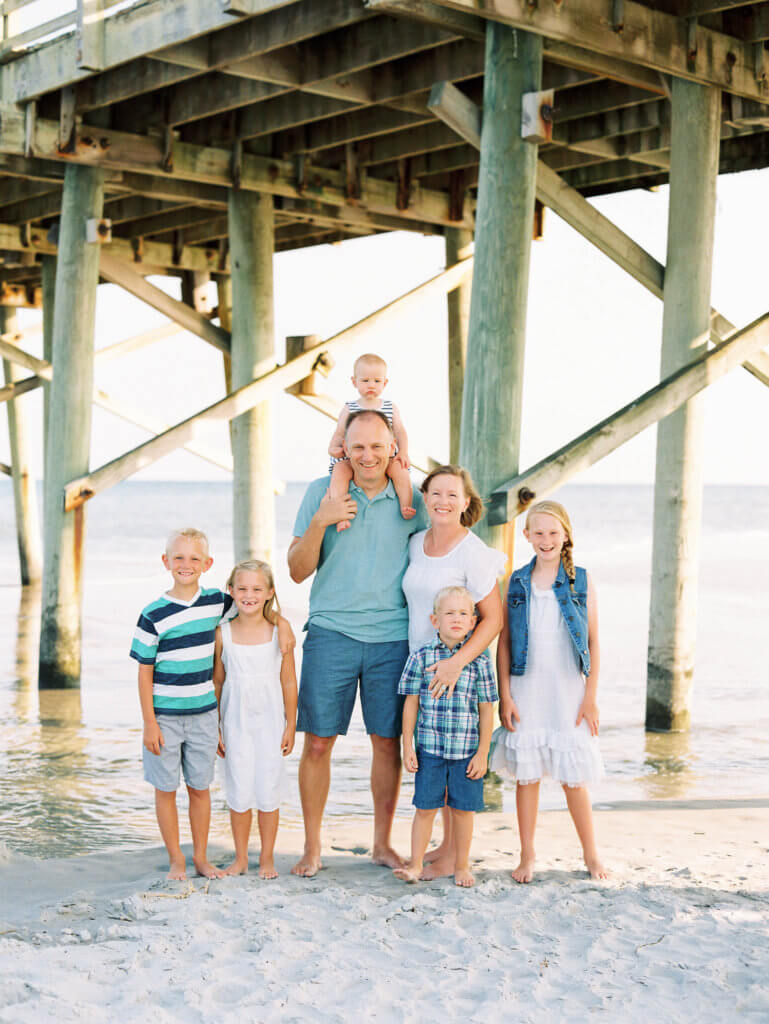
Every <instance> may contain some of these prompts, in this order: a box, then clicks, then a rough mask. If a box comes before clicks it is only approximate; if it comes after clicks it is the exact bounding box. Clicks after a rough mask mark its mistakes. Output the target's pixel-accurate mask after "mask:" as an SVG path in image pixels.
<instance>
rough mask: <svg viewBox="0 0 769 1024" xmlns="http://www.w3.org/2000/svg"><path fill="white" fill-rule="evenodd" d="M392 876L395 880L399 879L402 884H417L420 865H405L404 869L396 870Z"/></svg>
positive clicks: (420, 872)
mask: <svg viewBox="0 0 769 1024" xmlns="http://www.w3.org/2000/svg"><path fill="white" fill-rule="evenodd" d="M393 874H394V875H395V877H396V878H400V880H401V881H402V882H418V881H419V877H420V875H421V874H422V865H421V864H420V865H419V867H412V866H411V865H410V864H407V865H406V867H405V868H396V869H395V870H394V871H393Z"/></svg>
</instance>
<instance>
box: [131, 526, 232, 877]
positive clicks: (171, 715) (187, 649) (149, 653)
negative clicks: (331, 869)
mask: <svg viewBox="0 0 769 1024" xmlns="http://www.w3.org/2000/svg"><path fill="white" fill-rule="evenodd" d="M212 564H213V559H212V558H211V556H210V555H209V553H208V538H207V537H206V535H205V534H204V533H203V532H202V531H201V530H195V529H184V530H175V531H174V532H173V533H172V534H171V536H170V537H169V538H168V542H167V544H166V551H165V554H164V555H163V565H164V566H165V567H166V569H168V571H169V572H170V573H171V577H172V580H173V586H172V587H171V589H170V590H168V591H167V592H166V593H165V594H162V595H161V596H160V597H159V598H158V599H157V600H156V601H153V602H152V603H151V604H148V605H147V607H146V608H144V610H143V611H142V613H141V615H140V616H139V621H138V623H137V626H136V631H135V633H134V639H133V643H132V645H131V657H132V658H135V659H136V661H138V662H139V701H140V702H141V709H142V717H143V718H144V749H143V751H142V755H143V760H144V778H145V779H146V780H147V782H149V783H151V784H152V785H153V786H154V787H155V812H156V814H157V819H158V825H159V826H160V834H161V836H162V837H163V842H164V843H165V846H166V849H167V851H168V859H169V862H170V870H169V872H168V877H169V878H174V879H184V878H186V877H187V865H186V862H185V858H184V854H183V853H182V850H181V846H180V845H179V819H178V816H177V812H176V790H177V789H178V787H179V776H180V770H181V772H183V773H184V781H185V783H186V784H187V792H188V793H189V798H190V811H189V813H190V829H191V831H192V845H193V858H192V859H193V863H194V865H195V869H196V870H197V872H198V874H201V875H205V876H206V878H220V877H221V876H222V874H223V872H221V871H220V870H219V869H218V868H215V867H214V866H213V864H211V863H210V862H209V860H208V853H207V846H208V826H209V822H210V819H211V796H210V793H209V791H208V787H209V786H210V785H211V782H212V781H213V778H214V762H215V760H216V747H217V744H218V742H219V712H218V710H217V704H216V694H215V692H214V684H213V666H214V634H215V632H216V627H217V626H218V625H219V622H220V621H221V619H222V617H223V616H224V615H225V614H226V613H227V612H228V611H229V609H230V608H231V606H232V598H231V597H230V596H229V595H228V594H223V593H222V592H221V591H220V590H218V589H209V588H201V587H200V585H199V581H200V577H201V575H202V574H203V573H204V572H207V571H208V569H210V568H211V566H212ZM228 617H229V616H228Z"/></svg>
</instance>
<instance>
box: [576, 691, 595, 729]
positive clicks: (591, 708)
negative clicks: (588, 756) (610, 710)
mask: <svg viewBox="0 0 769 1024" xmlns="http://www.w3.org/2000/svg"><path fill="white" fill-rule="evenodd" d="M583 718H584V719H585V721H586V722H587V724H588V725H589V727H590V734H591V735H592V736H597V735H598V719H599V715H598V705H597V704H596V702H595V701H594V700H593V698H592V697H585V699H584V700H583V701H582V703H581V704H580V708H579V712H578V713H577V725H579V724H580V722H581V721H582V719H583Z"/></svg>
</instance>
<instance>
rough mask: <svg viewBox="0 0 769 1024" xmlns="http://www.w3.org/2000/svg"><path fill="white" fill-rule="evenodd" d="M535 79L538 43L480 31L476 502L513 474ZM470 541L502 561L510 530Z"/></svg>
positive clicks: (507, 32)
mask: <svg viewBox="0 0 769 1024" xmlns="http://www.w3.org/2000/svg"><path fill="white" fill-rule="evenodd" d="M541 80H542V40H541V38H540V37H539V36H534V35H530V34H529V33H527V32H521V31H513V30H511V29H509V28H506V27H504V26H502V25H499V24H496V23H494V22H488V23H487V25H486V65H485V78H484V92H483V127H482V132H481V164H480V170H479V178H478V207H477V210H476V226H475V269H474V273H473V285H472V300H471V306H470V326H469V332H468V341H467V366H466V372H465V386H464V396H463V401H462V432H461V438H462V439H461V445H460V459H461V461H462V464H463V465H464V466H466V467H467V468H468V469H469V470H470V471H471V473H472V475H473V477H474V479H475V482H476V484H477V485H478V488H479V490H480V492H481V494H482V495H483V496H484V497H486V498H487V497H488V496H489V494H490V492H491V491H493V490H494V488H495V487H496V486H497V485H498V484H499V483H500V482H501V481H502V480H506V479H508V478H509V477H511V476H514V475H515V474H516V473H517V472H518V456H519V445H520V433H521V403H522V397H523V356H524V345H525V331H526V301H527V293H528V286H529V256H530V249H531V237H532V229H533V220H534V198H535V189H536V180H537V146H536V145H534V144H532V143H529V142H524V141H523V140H522V138H521V105H522V96H523V94H524V93H526V92H534V91H538V90H539V89H540V88H541ZM478 533H479V535H480V536H482V537H483V538H484V539H485V540H487V541H489V542H491V543H494V544H495V545H497V546H499V547H504V548H505V549H506V550H507V551H508V555H510V554H511V551H510V539H511V531H510V530H508V531H505V528H504V527H492V526H491V525H490V524H489V523H488V521H487V520H486V519H482V520H481V522H480V523H479V525H478ZM505 534H507V536H506V535H505Z"/></svg>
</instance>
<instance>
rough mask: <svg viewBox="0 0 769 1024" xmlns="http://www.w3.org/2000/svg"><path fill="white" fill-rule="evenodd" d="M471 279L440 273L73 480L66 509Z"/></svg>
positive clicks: (458, 271)
mask: <svg viewBox="0 0 769 1024" xmlns="http://www.w3.org/2000/svg"><path fill="white" fill-rule="evenodd" d="M469 273H472V258H470V259H467V260H464V261H463V262H462V263H459V264H456V265H455V266H454V267H451V268H449V269H448V270H444V271H442V272H441V273H440V274H437V275H436V276H435V277H433V278H430V280H429V281H425V282H424V284H421V285H418V286H417V287H416V288H414V289H412V290H411V291H410V292H407V293H406V294H405V295H402V296H400V298H398V299H395V300H394V301H393V302H390V303H388V304H387V305H386V306H384V307H382V309H379V310H377V311H376V312H375V313H372V314H371V315H370V316H367V317H365V318H364V319H363V320H359V321H358V323H356V324H353V325H352V326H351V327H348V328H346V329H345V330H344V331H341V332H340V333H339V334H337V335H335V336H334V337H333V338H329V339H328V340H327V341H323V342H321V343H320V344H319V345H316V346H315V347H314V348H312V349H309V350H308V351H307V352H304V353H303V354H302V355H301V356H298V357H297V358H296V359H292V360H291V362H290V363H285V364H284V365H283V366H278V367H276V368H275V369H274V370H272V371H270V372H269V373H266V374H265V375H264V376H262V377H260V378H259V379H258V380H255V381H253V383H251V384H248V385H246V386H245V387H242V388H239V389H238V390H237V391H234V392H232V394H230V395H228V396H227V397H226V398H223V399H221V400H220V401H219V402H215V403H214V404H213V405H210V406H209V407H208V408H207V409H204V410H202V411H201V412H199V413H197V414H196V415H195V416H191V417H189V418H188V419H186V420H184V421H183V422H182V423H179V424H177V425H176V426H175V427H172V428H171V429H170V430H168V431H166V433H164V434H161V435H160V436H159V437H157V438H154V439H153V440H151V441H147V442H145V444H143V445H139V446H138V447H137V448H134V449H133V450H132V451H130V452H127V453H126V454H125V455H121V456H120V457H119V458H118V459H114V460H113V461H112V462H110V463H107V464H106V465H104V466H102V467H101V468H100V469H98V470H96V471H95V472H93V473H90V474H88V476H85V477H82V478H80V479H78V480H73V481H72V482H71V483H70V484H69V485H68V486H67V487H66V489H65V505H66V507H67V508H68V509H73V508H76V507H77V506H79V505H82V504H83V503H84V502H86V501H87V500H88V499H89V498H92V497H93V496H94V495H95V494H98V493H99V492H100V491H103V490H105V489H106V488H108V487H111V486H112V485H113V484H115V483H119V482H120V481H121V480H125V479H127V478H128V477H129V476H132V475H133V474H134V473H136V472H138V470H140V469H143V468H144V467H145V466H148V465H151V464H152V463H153V462H156V461H157V460H158V459H160V458H162V457H163V455H167V454H168V453H169V452H172V451H175V450H176V449H177V448H179V447H180V446H181V445H182V444H185V443H187V442H188V441H190V440H193V439H194V437H195V431H196V429H197V425H198V424H199V423H204V422H221V421H222V420H231V419H233V418H234V417H235V416H239V415H240V414H241V413H243V412H247V411H248V410H249V409H253V408H254V406H255V405H258V404H259V403H260V402H262V401H264V400H265V399H267V398H270V397H271V396H272V395H275V394H277V393H279V392H280V391H283V390H285V389H286V388H287V387H289V386H290V385H291V384H295V383H296V382H297V381H300V380H302V379H303V378H304V377H306V376H307V375H308V374H309V373H310V372H311V371H312V368H313V366H314V364H315V362H316V360H317V359H318V357H319V356H320V355H322V354H323V353H326V352H336V351H338V350H340V349H343V348H345V347H348V346H350V345H352V344H355V343H356V342H358V341H359V340H360V338H361V337H362V336H364V335H365V334H366V333H367V332H368V331H370V330H371V328H372V327H373V326H374V325H378V324H381V323H382V322H385V321H386V320H388V319H390V318H391V317H392V316H393V315H397V316H402V315H403V313H404V312H406V311H408V310H410V309H412V308H413V309H419V308H421V307H422V305H423V303H424V302H425V300H426V299H427V298H428V296H432V295H437V294H445V293H446V292H447V291H450V290H452V289H453V288H455V287H456V286H457V283H458V282H459V281H461V280H462V279H463V278H464V277H465V276H466V275H467V274H469Z"/></svg>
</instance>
